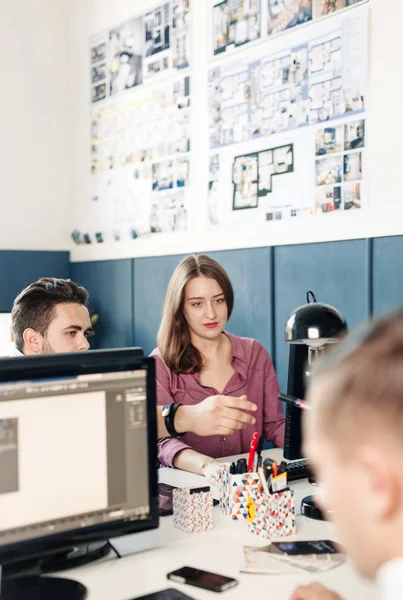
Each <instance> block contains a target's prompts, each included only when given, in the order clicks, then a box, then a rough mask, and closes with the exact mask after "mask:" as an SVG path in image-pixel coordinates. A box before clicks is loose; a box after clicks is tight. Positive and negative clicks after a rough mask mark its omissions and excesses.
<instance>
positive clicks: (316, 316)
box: [285, 302, 347, 347]
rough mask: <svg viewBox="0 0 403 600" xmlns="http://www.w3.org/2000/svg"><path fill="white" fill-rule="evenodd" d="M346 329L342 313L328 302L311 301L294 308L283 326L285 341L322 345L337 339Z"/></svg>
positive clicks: (334, 341) (312, 345)
mask: <svg viewBox="0 0 403 600" xmlns="http://www.w3.org/2000/svg"><path fill="white" fill-rule="evenodd" d="M346 329H347V323H346V321H345V319H344V317H343V315H342V314H341V313H340V312H339V311H338V310H337V309H336V308H334V307H333V306H330V304H323V303H321V302H313V303H311V304H304V305H303V306H300V307H299V308H297V309H296V310H294V311H293V312H292V313H291V315H290V317H289V319H288V321H287V323H286V326H285V341H286V342H288V343H290V344H305V345H307V346H311V347H315V346H323V345H324V344H333V343H336V342H338V341H339V337H338V336H339V335H340V333H341V332H342V331H344V330H346Z"/></svg>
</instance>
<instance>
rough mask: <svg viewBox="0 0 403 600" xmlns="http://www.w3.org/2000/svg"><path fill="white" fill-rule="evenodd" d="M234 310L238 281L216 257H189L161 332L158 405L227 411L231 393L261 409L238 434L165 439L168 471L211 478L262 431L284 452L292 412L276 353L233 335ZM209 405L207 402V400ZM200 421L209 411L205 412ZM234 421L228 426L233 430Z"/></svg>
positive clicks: (161, 444)
mask: <svg viewBox="0 0 403 600" xmlns="http://www.w3.org/2000/svg"><path fill="white" fill-rule="evenodd" d="M233 305H234V292H233V289H232V285H231V281H230V279H229V277H228V275H227V273H226V272H225V271H224V269H223V268H222V267H221V266H220V265H219V264H218V263H217V262H216V261H215V260H213V259H211V258H209V257H208V256H203V255H202V256H189V257H187V258H185V259H184V260H182V262H181V263H180V265H179V266H178V267H177V268H176V270H175V272H174V274H173V275H172V278H171V281H170V283H169V286H168V291H167V294H166V298H165V304H164V311H163V317H162V321H161V326H160V329H159V332H158V349H156V350H154V352H153V353H152V355H153V356H154V357H155V360H156V378H157V401H158V405H166V404H171V403H175V404H183V405H187V406H192V407H193V408H192V410H194V411H195V415H198V410H199V411H200V408H198V407H200V406H201V404H205V403H206V402H209V403H214V404H215V409H216V410H220V407H224V406H225V402H226V399H228V397H229V396H232V397H242V398H243V399H245V398H246V397H247V398H248V400H250V401H251V402H253V403H254V404H255V405H256V407H257V408H256V412H255V413H254V417H255V422H254V424H252V425H249V426H248V427H246V428H245V429H243V430H236V431H235V432H234V433H232V434H231V435H226V434H225V431H224V430H223V434H222V435H214V436H208V437H201V436H198V435H196V434H194V433H184V434H183V435H182V436H181V437H180V439H177V438H161V439H160V440H159V441H158V456H159V461H160V463H161V464H162V465H163V466H168V467H172V466H175V467H177V468H179V469H183V470H186V471H192V472H194V473H199V474H202V475H206V476H208V477H209V476H211V475H212V473H213V472H214V471H215V470H216V461H215V460H214V459H216V458H220V457H224V456H231V455H234V454H241V453H246V452H248V449H249V444H250V441H251V438H252V435H253V432H254V431H258V432H259V433H263V434H264V436H265V438H266V439H267V440H269V441H272V442H274V443H275V444H277V445H278V446H281V447H283V444H284V415H283V411H282V408H281V404H280V402H279V400H278V398H277V394H278V391H279V389H278V383H277V378H276V373H275V371H274V367H273V364H272V361H271V359H270V356H269V354H268V352H267V351H266V350H265V349H264V348H263V346H262V345H261V344H260V343H259V342H257V341H256V340H253V339H250V338H241V337H238V336H235V335H232V334H230V333H228V332H227V331H225V326H226V324H227V321H228V319H229V317H230V316H231V312H232V309H233ZM203 401H204V402H203ZM200 418H201V419H202V418H203V412H202V411H200ZM232 425H233V424H232V423H231V422H228V428H229V429H232V427H231V426H232Z"/></svg>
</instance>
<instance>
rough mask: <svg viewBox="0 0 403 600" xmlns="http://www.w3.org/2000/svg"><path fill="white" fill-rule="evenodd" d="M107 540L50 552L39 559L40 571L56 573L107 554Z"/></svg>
mask: <svg viewBox="0 0 403 600" xmlns="http://www.w3.org/2000/svg"><path fill="white" fill-rule="evenodd" d="M111 548H112V547H111V545H110V543H109V542H92V543H90V544H83V545H79V546H74V547H72V548H69V550H66V551H63V552H59V553H57V554H51V555H50V556H49V557H47V558H43V559H42V560H41V572H42V573H56V572H58V571H67V569H74V568H75V567H81V566H82V565H86V564H88V563H90V562H94V561H95V560H99V559H100V558H103V557H104V556H107V554H109V552H110V551H111Z"/></svg>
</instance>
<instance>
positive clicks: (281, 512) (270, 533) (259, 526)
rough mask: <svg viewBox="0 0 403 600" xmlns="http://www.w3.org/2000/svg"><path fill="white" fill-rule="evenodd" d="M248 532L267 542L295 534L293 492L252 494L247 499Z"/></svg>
mask: <svg viewBox="0 0 403 600" xmlns="http://www.w3.org/2000/svg"><path fill="white" fill-rule="evenodd" d="M248 512H249V516H248V528H249V531H250V532H252V533H255V534H256V535H259V536H261V537H264V538H266V539H269V540H273V539H276V538H283V537H287V536H288V535H293V534H295V533H296V530H297V526H296V521H295V492H294V491H293V490H288V489H287V490H284V491H283V492H276V493H274V494H269V495H267V494H262V493H260V492H257V491H255V492H252V493H251V494H250V496H249V499H248Z"/></svg>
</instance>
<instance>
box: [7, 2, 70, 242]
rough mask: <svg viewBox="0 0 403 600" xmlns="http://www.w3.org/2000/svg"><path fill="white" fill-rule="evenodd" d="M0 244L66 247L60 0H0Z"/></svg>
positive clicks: (64, 17)
mask: <svg viewBox="0 0 403 600" xmlns="http://www.w3.org/2000/svg"><path fill="white" fill-rule="evenodd" d="M0 56H1V57H2V60H1V92H0V173H1V177H0V214H1V218H0V248H3V249H30V250H34V249H43V250H50V249H64V250H66V249H68V248H69V233H70V230H71V220H70V208H69V203H70V190H69V178H70V167H69V160H70V152H71V145H70V139H69V127H68V123H67V89H68V86H69V83H68V81H67V77H66V74H67V73H66V71H67V5H66V1H65V0H34V1H33V0H0Z"/></svg>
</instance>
